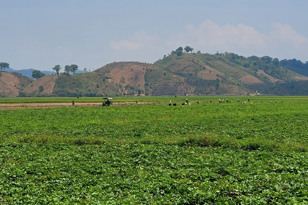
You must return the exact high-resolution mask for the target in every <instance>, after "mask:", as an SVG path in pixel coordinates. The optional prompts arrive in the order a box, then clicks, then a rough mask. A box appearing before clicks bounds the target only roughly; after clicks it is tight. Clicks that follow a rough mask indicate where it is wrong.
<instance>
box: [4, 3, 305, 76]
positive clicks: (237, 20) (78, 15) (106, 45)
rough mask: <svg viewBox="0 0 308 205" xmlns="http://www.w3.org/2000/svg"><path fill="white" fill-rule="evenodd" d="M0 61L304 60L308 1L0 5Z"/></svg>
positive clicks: (25, 64)
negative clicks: (189, 52) (192, 55)
mask: <svg viewBox="0 0 308 205" xmlns="http://www.w3.org/2000/svg"><path fill="white" fill-rule="evenodd" d="M0 5H1V12H0V28H1V32H0V62H7V63H9V64H10V67H12V68H14V69H24V68H35V69H40V70H51V68H52V67H53V66H55V65H57V64H60V65H61V66H62V67H64V66H65V65H67V64H77V65H79V68H80V69H83V68H88V69H90V70H94V69H97V68H99V67H101V66H104V65H105V64H107V63H112V62H114V61H141V62H148V63H153V62H154V61H156V60H158V59H159V58H162V57H163V56H164V55H165V54H168V53H170V52H171V51H172V50H175V49H176V48H178V47H179V46H186V45H189V46H191V47H193V48H194V50H195V51H198V50H200V51H202V52H207V53H215V52H217V51H218V52H225V51H227V52H234V53H237V54H240V55H243V56H251V55H257V56H264V55H269V56H272V57H277V58H279V59H285V58H287V59H290V58H297V59H300V60H302V61H304V62H306V61H308V56H307V54H308V23H307V19H308V12H307V9H308V1H307V0H155V1H154V0H152V1H150V0H0Z"/></svg>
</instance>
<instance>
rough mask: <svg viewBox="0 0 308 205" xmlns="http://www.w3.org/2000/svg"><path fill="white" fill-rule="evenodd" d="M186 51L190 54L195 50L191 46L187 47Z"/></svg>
mask: <svg viewBox="0 0 308 205" xmlns="http://www.w3.org/2000/svg"><path fill="white" fill-rule="evenodd" d="M184 50H185V51H186V52H187V53H189V52H192V51H193V50H194V49H193V48H192V47H190V46H186V47H185V48H184Z"/></svg>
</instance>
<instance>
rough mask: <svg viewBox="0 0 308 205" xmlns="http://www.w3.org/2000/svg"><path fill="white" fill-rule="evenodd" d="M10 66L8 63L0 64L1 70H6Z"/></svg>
mask: <svg viewBox="0 0 308 205" xmlns="http://www.w3.org/2000/svg"><path fill="white" fill-rule="evenodd" d="M9 66H10V65H9V64H8V63H5V62H1V63H0V70H1V71H2V70H4V69H5V68H8V67H9Z"/></svg>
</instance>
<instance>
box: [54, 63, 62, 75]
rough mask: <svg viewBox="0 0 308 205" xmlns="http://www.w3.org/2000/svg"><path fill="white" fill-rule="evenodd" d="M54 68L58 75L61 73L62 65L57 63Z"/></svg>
mask: <svg viewBox="0 0 308 205" xmlns="http://www.w3.org/2000/svg"><path fill="white" fill-rule="evenodd" d="M52 70H54V71H56V73H57V75H59V71H60V70H61V66H60V65H56V66H55V67H53V68H52Z"/></svg>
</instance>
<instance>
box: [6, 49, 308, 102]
mask: <svg viewBox="0 0 308 205" xmlns="http://www.w3.org/2000/svg"><path fill="white" fill-rule="evenodd" d="M299 62H300V61H297V60H296V61H294V60H282V61H279V60H278V59H273V58H271V57H269V56H264V57H256V56H251V57H248V58H246V57H243V56H239V55H236V54H233V53H221V54H219V53H217V54H215V55H211V54H202V53H200V52H198V53H181V54H180V55H178V54H177V53H176V52H172V53H171V54H170V55H168V56H165V57H164V58H163V59H160V60H158V61H156V62H155V63H154V64H147V63H139V62H116V63H111V64H108V65H105V66H103V67H101V68H99V69H97V70H95V71H93V72H89V73H78V74H73V75H68V74H61V75H59V76H55V75H53V76H52V75H47V76H44V77H42V78H40V79H38V80H33V79H29V78H25V77H23V76H21V75H20V74H17V73H8V72H2V77H1V78H0V83H1V90H0V93H1V94H0V95H1V96H133V95H141V96H142V95H147V96H158V95H186V94H188V95H254V94H256V93H261V94H271V95H307V94H308V77H307V76H308V73H307V70H305V69H306V67H305V66H306V64H304V63H301V62H300V63H299ZM296 65H298V67H296ZM295 71H299V72H300V73H301V74H299V73H297V72H295Z"/></svg>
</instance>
